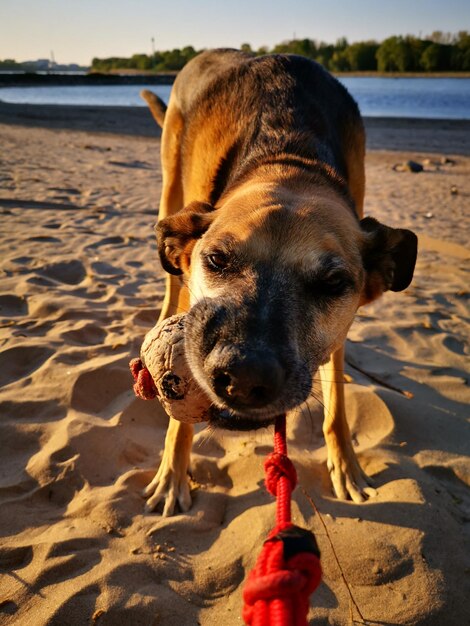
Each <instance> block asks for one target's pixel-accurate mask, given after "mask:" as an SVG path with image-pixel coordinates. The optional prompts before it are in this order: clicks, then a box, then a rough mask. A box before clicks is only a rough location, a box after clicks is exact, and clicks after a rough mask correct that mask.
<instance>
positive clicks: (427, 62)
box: [420, 43, 452, 72]
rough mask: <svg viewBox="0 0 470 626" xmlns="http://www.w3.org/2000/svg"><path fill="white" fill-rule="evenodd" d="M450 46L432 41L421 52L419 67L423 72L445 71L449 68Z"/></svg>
mask: <svg viewBox="0 0 470 626" xmlns="http://www.w3.org/2000/svg"><path fill="white" fill-rule="evenodd" d="M451 53H452V46H447V45H443V44H439V43H432V44H430V45H429V46H427V47H426V48H425V49H424V51H423V53H422V54H421V60H420V62H421V67H422V68H423V70H424V71H425V72H445V71H448V70H450V69H451Z"/></svg>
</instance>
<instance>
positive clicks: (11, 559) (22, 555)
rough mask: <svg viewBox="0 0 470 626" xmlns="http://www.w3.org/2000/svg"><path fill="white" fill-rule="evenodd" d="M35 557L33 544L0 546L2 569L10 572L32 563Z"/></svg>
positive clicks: (0, 565)
mask: <svg viewBox="0 0 470 626" xmlns="http://www.w3.org/2000/svg"><path fill="white" fill-rule="evenodd" d="M32 559H33V548H32V546H18V547H7V546H4V547H2V548H0V571H3V572H10V571H11V570H17V569H21V568H22V567H26V566H27V565H29V564H30V563H31V561H32Z"/></svg>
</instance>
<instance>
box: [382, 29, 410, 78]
mask: <svg viewBox="0 0 470 626" xmlns="http://www.w3.org/2000/svg"><path fill="white" fill-rule="evenodd" d="M376 58H377V69H378V70H379V72H408V71H409V70H411V68H412V64H413V55H412V52H411V49H410V46H409V44H408V43H407V42H406V41H405V40H404V38H403V37H395V36H393V37H389V38H388V39H385V41H383V42H382V43H381V44H380V46H379V49H378V50H377V53H376Z"/></svg>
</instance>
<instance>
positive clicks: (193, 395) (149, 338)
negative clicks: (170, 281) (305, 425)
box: [129, 315, 322, 626]
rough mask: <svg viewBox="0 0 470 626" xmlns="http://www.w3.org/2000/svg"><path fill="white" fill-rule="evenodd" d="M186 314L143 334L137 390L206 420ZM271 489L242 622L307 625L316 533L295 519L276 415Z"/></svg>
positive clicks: (268, 468)
mask: <svg viewBox="0 0 470 626" xmlns="http://www.w3.org/2000/svg"><path fill="white" fill-rule="evenodd" d="M184 318H185V316H184V315H174V316H173V317H170V318H168V319H166V320H164V321H163V322H161V323H160V324H157V325H156V326H155V327H154V328H152V329H151V330H150V331H149V332H148V333H147V335H146V336H145V339H144V342H143V344H142V348H141V354H140V359H132V360H131V362H130V363H129V367H130V370H131V373H132V376H133V378H134V392H135V394H136V395H137V396H138V397H140V398H142V399H144V400H153V399H154V398H158V399H159V400H160V402H161V403H162V405H163V406H164V408H165V410H166V412H167V413H168V414H169V415H170V416H171V417H173V418H174V419H178V420H180V421H183V422H201V421H206V420H207V419H208V417H209V412H210V410H211V408H212V403H211V401H210V399H209V398H208V397H207V395H206V394H205V393H204V391H203V390H202V389H201V388H200V387H199V386H198V385H197V383H196V382H195V380H194V378H193V376H192V374H191V370H190V368H189V365H188V363H187V361H186V357H185V352H184ZM264 470H265V475H266V479H265V483H266V489H267V490H268V492H269V493H270V494H271V495H273V496H275V497H276V499H277V508H276V525H275V527H274V528H273V530H272V531H271V532H270V533H269V536H268V539H267V540H266V541H265V542H264V544H263V548H262V550H261V553H260V555H259V557H258V560H257V562H256V565H255V567H254V568H253V570H252V571H251V572H250V574H249V575H248V578H247V580H246V584H245V588H244V591H243V600H244V606H243V612H242V616H243V620H244V621H245V624H247V625H249V626H306V624H307V614H308V609H309V596H310V594H311V593H313V591H314V590H315V589H316V588H317V587H318V585H319V584H320V581H321V576H322V573H321V566H320V552H319V550H318V546H317V542H316V540H315V536H314V535H313V534H312V533H311V532H310V531H308V530H306V529H303V528H299V527H298V526H295V525H294V524H292V521H291V495H292V491H293V490H294V488H295V486H296V484H297V473H296V471H295V467H294V465H293V464H292V462H291V460H290V459H289V458H288V456H287V443H286V416H285V415H280V416H278V417H277V418H276V424H275V431H274V452H272V453H271V454H270V455H269V456H268V458H267V459H266V461H265V463H264Z"/></svg>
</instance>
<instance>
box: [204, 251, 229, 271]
mask: <svg viewBox="0 0 470 626" xmlns="http://www.w3.org/2000/svg"><path fill="white" fill-rule="evenodd" d="M228 263H229V260H228V257H227V255H225V254H223V252H213V253H212V254H208V255H207V256H206V265H207V267H208V268H209V269H211V270H216V271H221V270H224V269H226V267H227V266H228Z"/></svg>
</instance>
